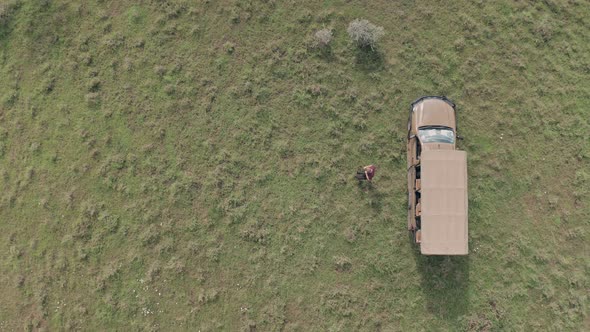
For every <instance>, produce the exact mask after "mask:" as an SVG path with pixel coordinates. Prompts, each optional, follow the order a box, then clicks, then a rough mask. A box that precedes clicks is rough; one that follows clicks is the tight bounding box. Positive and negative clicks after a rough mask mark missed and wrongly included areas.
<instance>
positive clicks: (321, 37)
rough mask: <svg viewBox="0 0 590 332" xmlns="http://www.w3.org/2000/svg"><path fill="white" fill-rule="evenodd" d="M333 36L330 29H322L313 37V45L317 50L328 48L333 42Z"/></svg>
mask: <svg viewBox="0 0 590 332" xmlns="http://www.w3.org/2000/svg"><path fill="white" fill-rule="evenodd" d="M332 38H333V34H332V30H330V29H321V30H318V31H316V33H315V34H314V35H313V43H314V46H315V47H317V48H327V47H328V46H330V42H332Z"/></svg>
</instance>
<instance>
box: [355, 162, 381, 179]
mask: <svg viewBox="0 0 590 332" xmlns="http://www.w3.org/2000/svg"><path fill="white" fill-rule="evenodd" d="M376 170H377V167H376V166H375V165H368V166H365V167H363V168H362V170H359V171H357V172H356V178H357V179H359V180H360V181H363V180H367V181H369V182H371V180H373V177H374V176H375V171H376Z"/></svg>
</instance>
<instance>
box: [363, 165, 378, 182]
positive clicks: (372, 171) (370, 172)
mask: <svg viewBox="0 0 590 332" xmlns="http://www.w3.org/2000/svg"><path fill="white" fill-rule="evenodd" d="M376 169H377V168H376V167H375V166H373V165H369V166H366V167H365V172H367V178H369V180H372V179H373V177H374V176H375V170H376Z"/></svg>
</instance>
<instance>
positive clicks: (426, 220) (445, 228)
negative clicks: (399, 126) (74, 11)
mask: <svg viewBox="0 0 590 332" xmlns="http://www.w3.org/2000/svg"><path fill="white" fill-rule="evenodd" d="M420 160H421V161H420V164H421V177H422V181H421V182H422V183H421V186H422V190H421V193H422V195H421V205H422V217H421V218H422V219H421V224H422V225H421V226H422V227H421V229H422V232H421V233H422V243H421V245H420V248H421V251H422V253H423V254H425V255H466V254H467V253H468V248H467V241H468V238H467V154H466V153H465V151H456V150H453V151H449V150H427V151H423V152H422V155H421V157H420Z"/></svg>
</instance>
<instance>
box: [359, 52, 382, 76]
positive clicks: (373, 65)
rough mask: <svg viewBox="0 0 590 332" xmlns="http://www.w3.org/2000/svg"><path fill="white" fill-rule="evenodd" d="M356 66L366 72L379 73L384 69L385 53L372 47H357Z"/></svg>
mask: <svg viewBox="0 0 590 332" xmlns="http://www.w3.org/2000/svg"><path fill="white" fill-rule="evenodd" d="M355 60H356V65H357V66H358V67H359V68H361V69H362V70H364V71H378V70H382V69H383V67H384V63H385V61H384V56H383V52H381V51H380V50H379V49H371V48H370V47H357V49H356V51H355Z"/></svg>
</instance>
